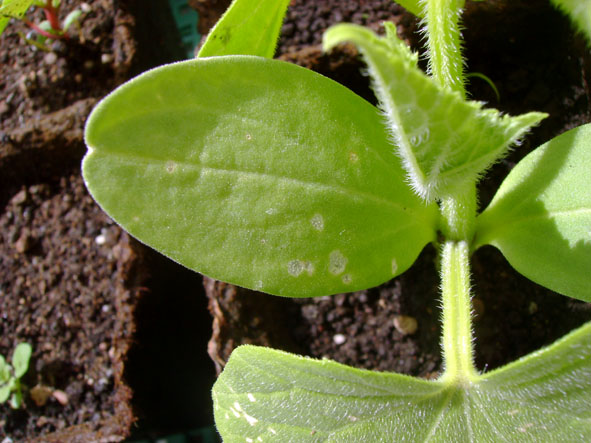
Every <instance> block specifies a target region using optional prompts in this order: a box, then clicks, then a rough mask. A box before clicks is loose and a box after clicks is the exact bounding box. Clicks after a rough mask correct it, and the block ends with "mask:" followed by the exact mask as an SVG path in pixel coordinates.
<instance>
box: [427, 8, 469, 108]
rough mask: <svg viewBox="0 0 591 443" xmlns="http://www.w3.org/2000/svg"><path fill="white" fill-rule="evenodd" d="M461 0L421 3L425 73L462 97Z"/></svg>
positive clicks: (463, 95) (463, 91) (463, 92)
mask: <svg viewBox="0 0 591 443" xmlns="http://www.w3.org/2000/svg"><path fill="white" fill-rule="evenodd" d="M463 3H464V2H463V1H462V0H424V2H423V8H424V17H425V23H426V28H427V29H426V30H427V48H428V50H429V70H430V73H431V75H432V76H433V78H435V80H437V81H438V82H439V84H441V85H442V86H445V87H448V88H450V89H452V90H453V91H457V92H459V93H460V94H462V97H465V95H466V93H465V90H464V66H463V61H462V53H461V38H460V28H459V21H460V15H461V13H462V5H463Z"/></svg>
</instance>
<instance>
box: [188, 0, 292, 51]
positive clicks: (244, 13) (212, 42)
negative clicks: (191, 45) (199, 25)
mask: <svg viewBox="0 0 591 443" xmlns="http://www.w3.org/2000/svg"><path fill="white" fill-rule="evenodd" d="M288 4H289V0H234V1H233V2H232V4H231V5H230V7H229V8H228V10H227V11H226V12H225V13H224V15H223V16H222V18H221V19H220V20H219V21H218V22H217V23H216V25H215V26H214V28H213V29H212V30H211V32H210V33H209V35H208V36H207V40H206V41H205V43H204V44H203V46H202V47H201V49H200V50H199V54H198V57H210V56H214V55H215V56H218V55H237V54H242V55H259V56H261V57H267V58H272V57H273V55H274V54H275V46H276V45H277V39H278V38H279V31H280V30H281V24H282V23H283V18H284V17H285V12H286V10H287V5H288Z"/></svg>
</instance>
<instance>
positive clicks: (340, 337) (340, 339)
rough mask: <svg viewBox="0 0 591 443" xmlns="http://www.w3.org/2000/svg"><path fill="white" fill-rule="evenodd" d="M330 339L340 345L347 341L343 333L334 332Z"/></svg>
mask: <svg viewBox="0 0 591 443" xmlns="http://www.w3.org/2000/svg"><path fill="white" fill-rule="evenodd" d="M332 340H333V341H334V343H335V345H342V344H343V343H345V342H346V341H347V337H345V336H344V335H343V334H335V335H334V336H333V337H332Z"/></svg>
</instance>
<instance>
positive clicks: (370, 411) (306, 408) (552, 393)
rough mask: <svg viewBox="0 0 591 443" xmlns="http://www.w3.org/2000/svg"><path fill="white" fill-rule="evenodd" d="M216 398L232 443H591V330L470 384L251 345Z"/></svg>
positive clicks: (241, 351)
mask: <svg viewBox="0 0 591 443" xmlns="http://www.w3.org/2000/svg"><path fill="white" fill-rule="evenodd" d="M213 399H214V415H215V421H216V426H217V428H218V431H219V432H220V433H221V435H222V437H223V439H224V442H225V443H233V442H245V441H246V442H281V443H285V442H294V443H295V442H297V443H304V442H346V443H349V442H399V441H408V442H446V443H447V442H478V443H481V442H554V441H556V442H558V441H569V442H570V441H572V442H575V441H589V440H590V439H591V324H588V325H585V326H583V327H581V328H580V329H578V330H576V331H574V332H572V333H571V334H569V335H568V336H566V337H564V338H563V339H561V340H559V341H558V342H557V343H555V344H553V345H552V346H549V347H548V348H545V349H543V350H541V351H538V352H535V353H533V354H531V355H529V356H527V357H525V358H523V359H521V360H518V361H517V362H514V363H511V364H509V365H507V366H505V367H502V368H500V369H498V370H495V371H492V372H490V373H488V374H484V375H479V376H477V378H476V380H475V381H473V382H472V383H470V384H466V385H462V384H461V383H445V382H443V381H426V380H421V379H416V378H412V377H408V376H404V375H400V374H394V373H378V372H371V371H366V370H360V369H355V368H351V367H347V366H344V365H341V364H338V363H335V362H332V361H328V360H312V359H309V358H305V357H298V356H295V355H291V354H287V353H285V352H281V351H275V350H270V349H266V348H260V347H255V346H241V347H239V348H237V349H236V350H235V351H234V352H233V354H232V356H231V357H230V360H229V362H228V364H227V366H226V368H225V369H224V372H223V373H222V374H221V376H220V377H219V378H218V380H217V382H216V384H215V385H214V388H213Z"/></svg>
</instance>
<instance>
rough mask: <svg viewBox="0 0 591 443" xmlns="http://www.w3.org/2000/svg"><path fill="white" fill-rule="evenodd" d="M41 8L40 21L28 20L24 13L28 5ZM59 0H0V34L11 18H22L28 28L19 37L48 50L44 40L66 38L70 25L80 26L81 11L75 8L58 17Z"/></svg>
mask: <svg viewBox="0 0 591 443" xmlns="http://www.w3.org/2000/svg"><path fill="white" fill-rule="evenodd" d="M31 6H32V7H35V8H41V9H42V10H43V12H44V14H45V20H43V21H42V22H40V23H34V22H32V21H30V20H29V19H28V18H27V17H26V16H25V13H26V11H27V10H28V9H29V8H30V7H31ZM60 6H61V0H0V34H2V32H3V31H4V29H5V28H6V25H7V24H8V22H9V21H10V19H11V18H14V19H17V20H22V21H23V22H24V23H25V24H26V25H27V26H28V27H29V28H31V32H29V33H28V34H27V35H26V36H25V35H23V34H20V35H21V37H22V38H23V39H24V40H25V41H26V42H27V43H29V44H30V45H32V46H35V47H37V48H39V49H42V50H44V51H49V48H48V47H47V45H46V42H47V41H48V40H49V41H51V40H61V39H66V40H67V39H68V38H69V36H68V33H67V32H68V30H69V29H70V28H71V27H72V26H76V27H80V23H79V19H80V17H81V15H82V11H81V10H79V9H75V10H73V11H71V12H69V13H68V15H67V16H66V17H65V18H64V20H63V21H60V19H59V12H60Z"/></svg>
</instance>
